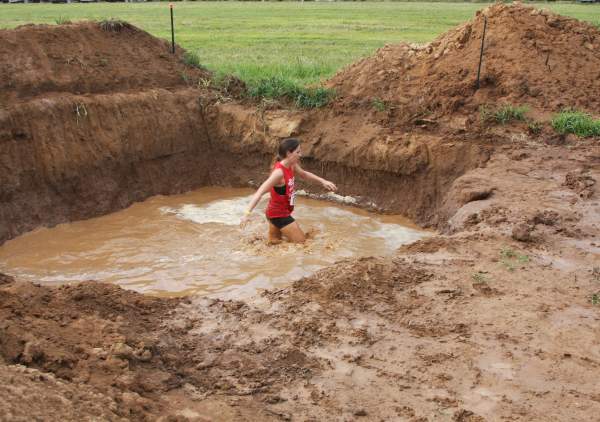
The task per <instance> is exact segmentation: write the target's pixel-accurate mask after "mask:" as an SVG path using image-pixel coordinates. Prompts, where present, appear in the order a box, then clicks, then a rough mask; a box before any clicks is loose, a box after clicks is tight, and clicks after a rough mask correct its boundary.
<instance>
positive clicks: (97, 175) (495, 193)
mask: <svg viewBox="0 0 600 422" xmlns="http://www.w3.org/2000/svg"><path fill="white" fill-rule="evenodd" d="M515 7H516V8H510V7H504V6H495V8H491V9H488V12H487V13H490V16H491V18H494V16H495V17H496V18H498V19H500V18H502V19H505V18H506V14H508V15H511V16H512V15H514V14H516V15H518V14H519V13H523V14H531V13H532V12H531V9H528V8H523V7H522V6H515ZM532 16H536V17H537V16H538V15H537V14H535V15H532ZM542 17H543V18H544V22H545V23H544V24H548V25H549V26H550V27H552V28H563V29H564V28H566V29H569V28H571V24H569V25H567V24H561V23H560V22H562V21H561V20H559V21H558V24H557V23H556V22H557V21H556V20H555V18H554V17H553V16H550V15H542ZM476 19H480V17H477V18H476ZM536 19H538V18H536ZM540 19H541V18H540ZM502 21H503V22H504V21H505V20H502ZM477 22H478V21H477V20H475V21H474V23H472V24H473V25H475V24H476V23H477ZM519 22H521V21H520V20H519ZM548 22H550V23H548ZM534 24H535V25H541V20H540V22H537V21H536V22H534ZM556 25H558V27H557V26H556ZM573 25H574V24H573ZM525 29H527V28H525ZM566 29H565V30H566ZM575 29H577V30H581V28H579V27H578V26H576V27H575ZM19 31H21V32H19ZM36 31H42V34H43V33H44V31H46V33H48V32H50V33H52V31H66V32H69V31H75V33H77V31H84V32H85V31H88V32H90V33H89V34H88V36H89V37H97V38H96V43H99V44H102V43H106V45H107V46H109V47H110V45H111V44H110V43H115V42H121V41H122V38H119V37H134V38H135V39H138V38H139V39H141V41H140V43H141V45H145V46H146V47H144V48H143V49H140V51H138V52H137V53H136V54H140V55H141V56H140V59H139V60H145V61H146V62H145V63H146V64H147V66H148V67H150V68H153V66H154V65H155V64H156V63H160V61H163V60H166V61H169V60H170V61H169V63H170V65H169V66H173V68H174V69H176V70H177V71H180V72H181V71H184V70H186V69H187V68H185V67H181V66H184V65H183V64H182V63H181V62H180V61H178V60H180V58H179V59H178V58H169V56H168V55H167V56H165V57H162V56H161V54H163V53H164V50H166V49H167V46H166V45H165V44H164V43H162V44H161V43H154V41H152V40H146V38H144V37H146V35H145V34H143V33H139V32H138V31H139V30H137V29H136V28H129V27H128V28H125V29H124V30H123V31H121V32H119V33H118V34H115V33H112V32H110V33H108V34H107V33H103V32H101V30H100V29H98V28H97V27H94V26H93V25H88V26H84V29H81V28H80V27H78V26H77V25H67V26H65V27H52V28H50V27H43V28H40V27H25V28H20V29H16V30H12V31H0V37H3V38H6V39H10V38H11V37H13V38H15V37H16V35H15V34H17V35H19V36H20V37H21V38H22V37H31V40H32V41H31V43H29V44H28V45H29V46H31V45H33V46H35V45H36V42H37V41H35V39H36V38H35V37H40V35H39V34H37V32H36ZM128 31H129V32H128ZM586 31H587V28H586ZM590 31H592V30H590ZM509 32H510V31H509ZM541 32H543V31H541ZM86 33H87V32H86ZM461 33H462V32H461ZM473 34H475V35H476V31H473ZM535 34H537V32H534V35H535ZM552 34H553V36H555V35H556V34H554V33H552ZM589 34H592V35H594V34H595V33H593V31H592V32H590V33H589ZM589 34H588V33H587V32H586V33H585V34H584V35H585V37H587V38H585V39H586V41H585V42H588V43H590V40H589ZM475 35H473V37H475V38H476V36H475ZM594 36H595V35H594ZM467 38H468V37H467ZM47 39H48V40H49V41H48V42H49V43H51V42H57V43H59V39H60V38H59V37H56V36H48V37H47ZM52 40H54V41H52ZM73 40H77V38H76V37H74V38H73ZM143 40H146V41H143ZM142 41H143V42H142ZM40 42H41V41H40ZM598 42H600V40H599V39H597V38H593V37H592V40H591V46H592V49H591V50H590V49H589V48H588V47H585V46H583V45H582V46H581V48H584V49H585V50H586V51H591V52H592V53H594V54H596V53H595V52H596V50H594V49H595V48H596V45H597V43H598ZM473 43H476V39H475V40H473ZM465 45H470V44H469V43H466V44H465ZM69 46H71V47H69ZM109 47H106V48H105V50H103V57H97V60H98V63H93V60H92V56H91V55H90V54H91V53H86V51H88V50H86V49H85V48H80V47H77V42H76V41H74V42H71V43H68V44H66V45H63V46H62V47H61V48H63V50H60V51H62V53H58V52H57V53H56V57H52V55H50V56H48V57H49V58H48V60H49V61H48V62H47V63H48V65H47V66H45V67H44V68H43V69H38V68H36V69H33V70H32V71H31V72H29V73H28V72H21V73H18V74H17V73H11V71H10V69H9V67H10V68H11V69H12V67H11V66H13V63H19V66H20V67H19V68H20V69H29V68H30V67H31V66H33V67H35V66H38V65H39V64H40V63H42V64H43V63H46V62H44V61H42V60H37V61H35V60H34V61H32V60H27V57H32V56H33V53H32V51H35V52H39V49H37V48H31V49H30V50H27V49H25V50H23V51H21V52H18V54H17V53H15V54H14V56H15V57H17V60H15V61H14V62H10V63H9V61H8V60H5V59H4V58H3V59H2V60H0V70H1V71H2V72H3V73H2V74H6V75H12V76H11V77H13V78H14V80H12V82H10V81H9V82H8V85H7V88H6V89H8V90H11V89H12V91H11V93H10V94H7V95H4V97H2V100H3V106H2V108H1V109H0V122H2V123H3V124H2V126H1V128H2V131H1V132H0V153H1V154H0V159H1V161H0V166H1V168H2V169H3V172H2V173H0V180H1V181H2V183H1V184H0V198H1V199H2V201H1V203H0V216H2V226H0V241H4V240H6V239H9V238H12V237H15V236H17V235H18V234H20V233H23V232H25V231H27V230H30V229H32V228H35V227H38V226H40V225H53V224H57V223H59V222H64V221H71V220H74V219H79V218H88V217H91V216H94V215H100V214H103V213H106V212H110V211H113V210H116V209H120V208H123V207H125V206H127V205H129V204H130V203H132V202H134V201H137V200H141V199H144V198H146V197H148V196H151V195H155V194H157V193H163V194H168V193H175V192H181V191H185V190H189V189H193V188H195V187H199V186H203V185H209V184H225V185H235V186H240V185H248V184H253V183H254V184H255V183H256V182H257V181H259V180H260V178H262V177H263V176H264V175H265V173H266V172H267V171H268V163H269V162H270V159H271V152H270V151H272V149H273V146H274V145H276V143H277V141H278V139H281V138H282V137H285V136H289V135H299V136H301V137H302V139H303V140H304V144H303V145H304V147H305V152H306V154H307V157H306V159H305V163H306V164H305V165H306V166H307V167H308V168H310V169H313V170H318V171H319V172H321V173H322V174H325V176H326V177H328V178H330V179H332V180H334V181H335V182H336V183H337V184H338V186H339V187H340V191H341V193H342V194H345V195H355V196H359V197H360V199H361V201H360V204H361V205H363V206H369V207H373V208H378V209H381V210H384V211H395V212H401V213H403V214H405V215H407V216H410V217H412V218H413V219H415V220H416V221H418V222H419V223H421V224H423V225H426V226H430V227H435V228H436V229H437V230H438V234H437V235H435V236H432V237H430V238H427V239H425V240H422V241H419V242H417V243H415V244H412V245H408V246H405V247H403V248H401V249H400V250H398V251H397V252H396V253H395V254H394V256H392V257H387V258H382V257H371V258H363V259H349V260H346V261H342V262H339V263H337V264H335V265H333V266H331V267H328V268H325V269H323V270H321V271H319V272H318V273H316V274H314V275H313V276H311V277H308V278H304V279H300V280H290V284H291V285H290V287H287V288H284V289H279V290H271V291H266V292H264V293H263V294H261V295H260V296H256V297H254V298H253V299H251V300H248V301H245V302H242V301H226V300H219V299H214V298H205V297H188V298H179V299H164V298H163V299H161V298H152V297H148V296H143V295H140V294H137V293H134V292H131V291H125V290H122V289H120V288H118V287H116V286H112V285H107V284H102V283H97V282H93V281H85V282H82V283H80V284H75V285H69V286H62V287H58V288H50V287H45V286H41V285H36V284H34V283H25V282H21V281H19V280H14V279H13V278H12V277H10V276H9V275H2V276H0V391H1V394H0V409H1V412H0V419H1V420H7V421H9V420H10V421H13V420H23V421H25V420H32V419H36V420H164V421H187V420H189V421H230V420H249V421H265V420H303V421H304V420H305V421H313V420H314V421H321V420H334V421H354V420H373V421H380V420H386V421H387V420H398V421H413V422H416V421H500V420H520V421H588V420H589V421H592V420H596V419H597V415H598V414H599V413H600V395H599V392H598V387H597V386H598V379H599V378H600V349H599V348H598V345H599V344H600V331H599V330H598V322H599V320H600V298H599V296H600V258H599V257H600V218H599V215H600V198H599V193H598V184H597V181H598V180H600V148H599V146H598V145H599V144H598V140H597V139H591V140H583V139H579V138H576V137H573V136H557V135H556V134H553V133H551V132H550V131H549V128H548V127H547V126H546V127H544V129H543V130H542V132H541V133H538V134H532V133H530V132H528V131H527V128H526V127H525V126H524V125H522V124H515V125H511V126H509V127H500V126H492V127H487V126H484V125H480V124H479V123H473V122H476V119H474V120H473V122H471V123H469V122H468V121H467V120H468V119H467V120H465V116H464V115H463V114H468V112H469V110H468V107H466V109H462V108H460V107H459V108H458V109H456V110H454V111H452V108H451V107H450V108H446V107H439V109H435V110H433V112H434V113H433V114H432V116H433V117H432V116H430V117H428V119H427V122H429V123H427V122H425V123H423V122H424V121H423V120H422V119H421V118H419V119H421V120H419V121H410V119H409V120H407V119H399V118H398V119H396V118H395V117H394V116H395V114H394V113H396V112H397V111H398V110H400V111H401V110H402V109H401V108H400V105H396V108H395V109H390V111H389V112H385V113H383V114H382V113H381V112H378V111H376V110H375V111H374V110H372V109H369V108H367V107H368V104H367V103H365V104H362V103H357V102H356V101H355V99H353V95H354V94H352V93H351V92H344V91H343V90H342V92H341V93H340V98H339V99H338V100H336V102H335V103H334V104H332V105H331V106H330V107H329V108H327V109H326V110H320V111H312V112H304V111H297V110H296V111H290V110H287V109H286V108H285V107H271V108H268V109H265V108H264V107H263V105H257V104H252V103H249V102H247V101H245V100H239V99H237V98H236V95H235V94H234V93H232V92H228V91H227V89H224V88H223V87H219V88H216V87H215V88H211V87H210V86H209V87H207V86H206V85H210V84H203V85H202V87H199V86H198V84H195V85H194V86H191V85H190V84H189V80H190V77H191V76H186V77H181V79H173V80H167V82H164V83H163V82H161V81H162V80H163V79H161V77H162V76H161V75H160V72H159V73H157V76H156V77H154V76H152V72H150V73H149V75H150V76H149V77H148V79H146V80H144V81H139V80H138V79H137V78H138V76H136V74H135V72H131V73H127V71H126V70H127V67H125V68H124V69H125V70H119V69H120V67H119V64H118V62H119V60H117V59H118V57H115V60H114V61H113V60H112V56H110V55H111V54H119V53H118V49H114V48H109ZM434 47H435V45H434ZM28 48H29V47H28ZM57 48H58V47H57ZM68 48H73V52H72V53H68V54H67V53H64V51H66V50H64V49H68ZM426 48H427V47H424V49H426ZM469 48H470V47H469ZM569 48H573V47H572V46H570V47H569ZM50 50H51V49H50ZM458 50H460V49H458ZM57 51H59V50H57ZM555 53H556V54H555V56H556V57H561V56H560V54H559V53H560V51H555ZM132 54H133V53H132ZM419 54H421V53H419ZM426 54H433V47H432V53H426ZM447 54H450V53H447ZM72 56H73V57H77V58H78V61H77V60H74V59H71V60H69V61H68V62H67V61H65V62H64V63H63V64H62V65H64V66H79V68H82V69H86V71H88V70H89V71H90V72H91V73H90V74H89V75H87V76H86V78H84V79H85V80H86V81H88V80H94V79H93V72H95V71H96V70H97V69H98V67H97V66H100V67H102V68H103V69H104V71H105V72H114V74H116V75H119V77H118V78H117V79H116V80H118V82H114V84H113V83H112V82H111V80H112V78H106V79H98V80H99V81H103V82H102V84H100V83H99V84H98V85H97V86H95V85H93V84H92V85H82V82H81V81H80V82H77V81H78V79H77V78H78V77H79V76H78V75H80V74H79V73H77V72H73V73H69V72H64V69H63V68H60V69H62V70H63V71H62V72H61V73H60V74H62V75H63V79H60V80H59V79H52V78H49V79H50V80H54V81H55V82H54V83H52V84H44V83H41V82H40V81H42V82H43V80H44V78H40V77H39V76H38V77H33V76H32V75H35V74H38V73H40V72H47V73H48V74H49V75H55V72H54V70H52V69H54V68H55V67H56V66H58V65H57V64H56V63H55V62H56V61H58V62H61V63H62V61H64V60H63V59H64V57H72ZM441 56H442V55H441ZM19 57H22V59H18V58H19ZM553 57H554V56H553ZM101 59H103V60H101ZM19 60H20V61H19ZM428 60H429V59H428ZM500 62H501V61H499V63H500ZM81 63H84V64H85V65H82V64H81ZM28 66H29V67H28ZM42 67H43V66H42ZM159 68H161V66H159V65H158V64H156V69H159ZM6 69H9V70H6ZM368 69H371V66H367V72H368V71H369V70H368ZM347 71H348V70H346V72H347ZM375 71H376V72H379V71H380V70H379V69H378V68H376V69H375ZM36 72H37V73H36ZM157 72H158V70H157ZM190 72H197V73H196V74H195V76H194V75H192V76H193V77H195V78H197V79H198V80H200V79H202V78H210V75H207V74H205V73H203V71H201V70H191V71H190ZM360 72H363V70H360ZM69 75H70V76H69ZM90 75H92V76H90ZM536 75H537V74H536ZM67 76H69V77H72V79H69V80H66V79H68V78H67ZM536 77H537V76H536ZM64 78H66V79H64ZM90 78H91V79H90ZM367 79H368V80H372V79H371V78H367ZM73 81H75V82H73ZM332 83H335V79H334V81H333V82H332ZM536 83H539V81H538V82H536ZM111 84H112V85H111ZM500 85H501V89H498V91H497V92H496V91H494V90H493V89H492V88H490V89H488V91H486V95H487V99H488V100H489V98H491V97H493V95H497V96H498V95H504V94H506V95H509V96H510V95H513V94H514V93H511V92H510V86H509V85H502V84H500ZM74 86H77V87H80V88H77V89H75V88H74ZM584 88H585V87H583V88H581V87H578V88H577V89H584ZM79 89H80V91H79ZM494 93H495V94H494ZM502 93H504V94H502ZM453 95H454V94H453ZM461 95H462V94H461ZM561 95H562V94H561ZM511 98H513V97H511ZM564 98H566V99H567V100H569V97H568V93H564ZM392 100H393V98H391V97H390V98H389V101H392ZM583 100H585V98H583ZM583 100H582V101H583ZM594 101H597V97H591V99H590V100H589V102H588V103H587V105H588V106H589V111H590V112H594V113H600V110H597V109H596V108H595V107H596V105H595V104H596V103H595V102H594ZM444 104H446V103H444ZM534 104H538V105H536V107H539V109H536V110H534V111H536V115H543V114H544V113H549V112H551V111H552V109H550V108H544V107H547V104H546V103H545V102H543V101H541V102H539V103H534ZM540 104H541V105H540ZM82 105H83V106H85V110H86V112H85V113H84V112H83V111H82V110H83V108H82ZM469 106H471V103H469ZM78 110H79V112H78ZM393 110H396V111H393ZM436 110H437V111H436ZM448 110H450V111H448ZM540 110H541V111H540ZM408 111H410V110H408ZM436 113H437V114H436ZM448 113H450V114H448ZM434 117H435V119H434ZM57 122H59V123H60V124H58V123H57ZM431 122H434V123H431ZM460 122H462V123H460ZM396 123H397V124H396ZM459 123H460V124H459ZM232 168H233V169H235V170H234V171H231V170H228V169H232ZM316 193H318V191H317V192H316Z"/></svg>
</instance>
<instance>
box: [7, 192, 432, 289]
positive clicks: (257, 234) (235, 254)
mask: <svg viewBox="0 0 600 422" xmlns="http://www.w3.org/2000/svg"><path fill="white" fill-rule="evenodd" d="M252 193H253V191H251V190H249V189H224V188H203V189H200V190H197V191H194V192H190V193H187V194H183V195H175V196H168V197H164V196H157V197H153V198H150V199H148V200H147V201H145V202H142V203H137V204H134V205H132V206H131V207H129V208H127V209H125V210H122V211H120V212H116V213H114V214H110V215H106V216H103V217H99V218H93V219H90V220H86V221H79V222H75V223H70V224H62V225H59V226H57V227H54V228H52V229H39V230H35V231H33V232H30V233H27V234H25V235H23V236H20V237H18V238H16V239H13V240H11V241H9V242H7V243H5V244H4V245H3V246H2V247H0V272H5V273H8V274H11V275H14V276H17V277H18V278H21V279H26V280H32V281H37V282H40V283H44V284H53V285H56V284H62V283H68V282H74V281H82V280H98V281H105V282H110V283H116V284H118V285H120V286H122V287H124V288H127V289H133V290H136V291H139V292H143V293H150V294H157V295H185V294H192V293H194V294H197V293H199V294H213V293H218V295H219V296H226V297H227V296H234V297H238V298H239V297H247V296H249V295H252V294H253V293H254V292H255V291H256V289H263V288H269V287H274V286H283V285H286V284H287V283H290V282H291V281H293V280H295V279H298V278H300V277H302V276H305V275H308V274H312V273H314V272H315V271H316V270H318V269H320V268H322V267H324V266H327V265H329V264H332V263H334V262H335V261H338V260H340V259H342V258H346V257H353V256H366V255H385V254H389V253H391V252H393V251H394V250H395V249H396V248H398V247H399V246H400V245H402V244H405V243H409V242H413V241H415V240H417V239H420V238H422V237H424V236H426V235H427V232H424V231H422V230H418V229H417V228H416V227H415V226H414V225H411V224H410V223H409V222H408V221H407V220H406V219H404V218H402V217H400V216H389V215H377V214H372V213H368V212H366V211H363V210H359V209H356V208H352V207H347V206H341V205H337V204H334V203H332V202H325V201H316V200H311V199H308V198H302V197H300V198H299V199H298V205H297V207H296V211H295V212H294V217H295V218H296V220H297V221H298V222H299V223H300V225H301V227H302V228H303V229H304V230H305V231H308V232H309V233H310V234H311V239H310V240H309V241H308V242H307V243H306V244H305V245H293V244H288V243H285V244H281V245H276V246H268V245H267V244H266V242H265V239H266V231H267V223H266V220H265V219H264V216H263V212H264V206H265V205H266V198H267V195H265V198H264V200H263V201H262V202H261V204H260V205H259V207H258V210H257V211H255V214H254V216H253V220H252V221H251V223H250V224H249V226H248V227H247V228H246V229H244V230H241V229H240V228H239V225H238V224H239V219H240V216H241V215H242V214H243V211H244V210H245V209H246V207H247V204H248V203H249V201H250V195H251V194H252Z"/></svg>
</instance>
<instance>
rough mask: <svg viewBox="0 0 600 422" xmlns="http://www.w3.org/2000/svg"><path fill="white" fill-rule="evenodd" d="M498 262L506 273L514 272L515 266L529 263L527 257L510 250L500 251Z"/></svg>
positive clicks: (503, 249)
mask: <svg viewBox="0 0 600 422" xmlns="http://www.w3.org/2000/svg"><path fill="white" fill-rule="evenodd" d="M500 262H501V263H502V265H504V267H505V268H506V269H507V270H508V271H514V270H515V269H516V268H517V265H524V264H527V263H528V262H529V256H527V255H523V254H520V253H518V252H516V251H515V250H513V249H510V248H502V249H501V250H500Z"/></svg>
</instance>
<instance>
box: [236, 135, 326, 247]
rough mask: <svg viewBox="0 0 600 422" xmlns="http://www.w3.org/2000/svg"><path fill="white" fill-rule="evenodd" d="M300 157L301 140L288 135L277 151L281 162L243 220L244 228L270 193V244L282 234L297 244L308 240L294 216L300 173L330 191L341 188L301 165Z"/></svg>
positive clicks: (268, 206)
mask: <svg viewBox="0 0 600 422" xmlns="http://www.w3.org/2000/svg"><path fill="white" fill-rule="evenodd" d="M300 157H302V154H301V152H300V141H298V139H295V138H288V139H284V140H283V141H281V143H280V144H279V150H278V154H277V159H278V160H279V161H278V162H277V163H276V164H275V166H274V167H273V171H272V172H271V175H270V176H269V178H268V179H267V180H266V181H265V182H264V183H263V184H262V185H260V187H259V188H258V190H257V191H256V193H255V194H254V196H252V200H251V201H250V205H249V206H248V210H247V211H246V213H245V215H244V217H243V218H242V221H241V223H240V225H241V226H242V227H244V226H245V225H246V224H247V223H248V221H249V219H250V214H251V213H252V210H253V209H254V207H256V204H258V201H260V198H262V196H263V195H264V194H265V193H267V192H270V193H271V199H270V200H269V204H268V205H267V210H266V215H267V220H269V243H279V242H281V238H282V236H284V237H285V238H286V239H288V240H289V241H290V242H295V243H302V242H304V241H305V240H306V236H305V235H304V232H303V231H302V229H300V226H299V225H298V223H297V222H296V221H295V220H294V218H293V217H292V211H294V200H295V197H296V193H295V192H294V180H295V176H296V175H298V176H299V177H300V178H302V179H306V180H310V181H313V182H317V183H320V184H321V185H323V187H324V188H325V189H327V190H329V191H335V190H336V189H337V187H336V186H335V185H334V184H333V183H331V182H330V181H328V180H325V179H323V178H321V177H319V176H317V175H315V174H312V173H311V172H308V171H306V170H303V169H302V167H300V164H299V163H300Z"/></svg>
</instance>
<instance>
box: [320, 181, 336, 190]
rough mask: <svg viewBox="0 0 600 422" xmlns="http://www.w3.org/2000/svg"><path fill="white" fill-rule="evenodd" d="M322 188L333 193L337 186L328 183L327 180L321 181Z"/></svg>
mask: <svg viewBox="0 0 600 422" xmlns="http://www.w3.org/2000/svg"><path fill="white" fill-rule="evenodd" d="M322 184H323V187H324V188H325V189H327V190H328V191H331V192H335V191H336V190H337V186H336V185H335V184H333V183H332V182H330V181H329V180H323V183H322Z"/></svg>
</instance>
